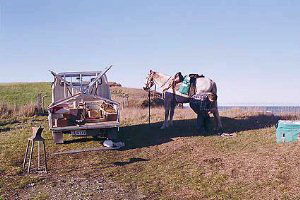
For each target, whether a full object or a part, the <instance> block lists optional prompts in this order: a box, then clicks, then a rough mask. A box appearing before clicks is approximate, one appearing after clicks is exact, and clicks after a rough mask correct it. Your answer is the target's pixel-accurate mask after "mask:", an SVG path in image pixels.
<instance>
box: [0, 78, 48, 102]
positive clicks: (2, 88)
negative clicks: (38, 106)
mask: <svg viewBox="0 0 300 200" xmlns="http://www.w3.org/2000/svg"><path fill="white" fill-rule="evenodd" d="M38 94H42V95H47V96H48V97H47V98H46V99H45V100H46V105H47V104H49V103H50V101H51V83H43V82H41V83H5V84H4V83H1V84H0V103H6V104H10V105H25V104H28V103H32V102H36V99H37V96H38Z"/></svg>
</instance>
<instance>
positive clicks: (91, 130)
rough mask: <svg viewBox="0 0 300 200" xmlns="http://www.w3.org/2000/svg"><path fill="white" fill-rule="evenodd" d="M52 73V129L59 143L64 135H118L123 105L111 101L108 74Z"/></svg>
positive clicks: (99, 72) (50, 110)
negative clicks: (111, 133)
mask: <svg viewBox="0 0 300 200" xmlns="http://www.w3.org/2000/svg"><path fill="white" fill-rule="evenodd" d="M110 68H111V66H110V67H108V68H106V69H105V70H104V71H88V72H87V71H86V72H61V73H55V72H52V71H51V73H52V75H53V77H54V81H53V83H52V103H51V104H50V105H49V106H48V114H49V115H48V121H49V128H50V130H51V131H52V136H53V140H54V142H55V143H57V144H58V143H63V142H64V139H63V135H64V134H72V135H75V136H99V135H103V134H109V133H110V132H114V133H115V132H118V131H119V127H120V105H119V103H118V102H116V101H113V100H112V99H111V93H110V88H109V83H108V80H107V76H106V72H107V71H108V70H109V69H110Z"/></svg>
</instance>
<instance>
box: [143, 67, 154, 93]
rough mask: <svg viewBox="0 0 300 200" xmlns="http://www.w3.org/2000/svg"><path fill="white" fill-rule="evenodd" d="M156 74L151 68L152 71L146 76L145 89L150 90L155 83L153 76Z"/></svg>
mask: <svg viewBox="0 0 300 200" xmlns="http://www.w3.org/2000/svg"><path fill="white" fill-rule="evenodd" d="M154 75H155V72H154V71H152V70H150V73H149V74H148V76H147V78H146V83H145V87H144V90H149V89H150V88H151V87H152V86H153V85H154V78H153V76H154Z"/></svg>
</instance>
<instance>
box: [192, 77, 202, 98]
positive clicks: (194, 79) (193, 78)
mask: <svg viewBox="0 0 300 200" xmlns="http://www.w3.org/2000/svg"><path fill="white" fill-rule="evenodd" d="M189 77H190V89H189V96H190V97H191V96H193V95H195V94H196V84H197V78H204V77H205V76H204V75H203V74H201V75H199V74H189Z"/></svg>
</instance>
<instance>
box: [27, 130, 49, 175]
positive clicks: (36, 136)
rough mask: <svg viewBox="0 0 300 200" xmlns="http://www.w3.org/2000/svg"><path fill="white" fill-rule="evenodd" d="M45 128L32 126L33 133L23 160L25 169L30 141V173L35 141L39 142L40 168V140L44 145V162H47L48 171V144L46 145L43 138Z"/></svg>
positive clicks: (45, 169) (28, 170)
mask: <svg viewBox="0 0 300 200" xmlns="http://www.w3.org/2000/svg"><path fill="white" fill-rule="evenodd" d="M43 130H44V128H41V127H32V133H33V135H32V136H31V137H30V138H28V143H27V147H26V152H25V155H24V161H23V169H25V167H26V160H27V155H28V150H29V146H30V143H31V151H30V157H29V162H28V168H27V172H28V173H30V168H31V163H32V155H33V150H34V143H35V142H38V170H40V142H42V143H43V147H44V164H45V167H44V172H46V173H47V156H46V145H45V140H44V138H42V132H43Z"/></svg>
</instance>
